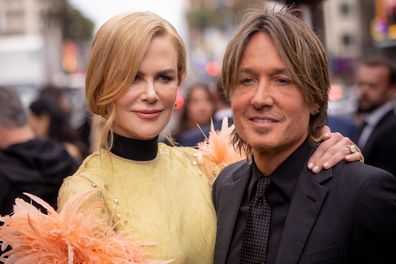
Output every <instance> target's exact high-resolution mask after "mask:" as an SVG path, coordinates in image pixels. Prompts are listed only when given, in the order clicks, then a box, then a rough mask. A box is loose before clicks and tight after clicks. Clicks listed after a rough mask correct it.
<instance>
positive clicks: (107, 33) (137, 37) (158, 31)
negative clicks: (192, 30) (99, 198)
mask: <svg viewBox="0 0 396 264" xmlns="http://www.w3.org/2000/svg"><path fill="white" fill-rule="evenodd" d="M158 36H169V37H170V39H171V40H172V41H173V43H174V47H175V50H176V52H177V57H178V62H177V78H178V83H179V84H180V83H181V81H182V80H183V79H184V78H185V75H186V50H185V46H184V43H183V40H182V39H181V37H180V36H179V34H178V33H177V31H176V30H175V28H174V27H173V26H172V25H171V24H170V23H169V22H167V21H166V20H164V19H163V18H161V17H159V16H157V15H155V14H153V13H150V12H136V13H124V14H121V15H118V16H115V17H113V18H111V19H110V20H108V21H107V22H106V23H105V24H103V25H102V27H101V28H100V29H99V30H98V32H97V33H96V35H95V38H94V40H93V43H92V48H91V54H90V59H89V63H88V69H87V76H86V82H85V94H86V97H87V103H88V107H89V109H90V110H91V112H92V113H94V114H97V115H100V116H102V117H104V118H105V123H104V126H103V130H102V133H101V139H100V142H101V145H102V147H105V148H106V149H109V148H110V147H111V144H112V135H113V133H112V127H113V122H114V119H115V116H116V108H115V103H114V102H115V100H116V99H117V98H118V97H119V96H120V95H121V94H122V93H123V92H124V91H125V89H127V88H128V87H129V86H130V85H131V84H132V82H133V80H134V78H135V76H136V74H137V72H138V70H139V67H140V65H141V64H142V61H143V58H144V55H145V53H146V51H147V49H148V47H149V45H150V43H151V41H152V39H153V38H155V37H158Z"/></svg>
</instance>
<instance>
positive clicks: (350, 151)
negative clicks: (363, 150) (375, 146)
mask: <svg viewBox="0 0 396 264" xmlns="http://www.w3.org/2000/svg"><path fill="white" fill-rule="evenodd" d="M347 148H348V150H349V153H351V154H353V153H356V152H357V151H358V150H357V147H356V146H355V145H353V144H352V145H349V146H348V147H347Z"/></svg>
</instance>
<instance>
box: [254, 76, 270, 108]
mask: <svg viewBox="0 0 396 264" xmlns="http://www.w3.org/2000/svg"><path fill="white" fill-rule="evenodd" d="M273 103H274V100H273V96H272V90H271V85H270V84H269V83H268V81H260V82H259V83H258V85H257V87H256V91H255V94H254V96H253V98H252V105H253V106H254V107H255V108H262V107H265V106H272V105H273Z"/></svg>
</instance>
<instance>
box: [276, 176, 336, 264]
mask: <svg viewBox="0 0 396 264" xmlns="http://www.w3.org/2000/svg"><path fill="white" fill-rule="evenodd" d="M331 177H332V173H331V170H326V171H323V172H321V173H319V174H317V175H315V174H313V173H311V172H309V171H308V170H307V169H304V170H303V171H302V173H301V175H300V177H299V180H298V183H297V185H296V190H295V192H294V195H293V198H292V201H291V204H290V208H289V212H288V216H287V219H286V222H285V226H284V229H283V234H282V239H281V242H280V245H279V249H278V253H277V258H276V261H275V263H276V264H295V263H298V261H299V259H300V256H301V254H302V252H303V250H304V247H305V244H306V241H307V239H308V237H309V234H310V232H311V230H312V228H313V226H314V224H315V222H316V219H317V218H318V215H319V212H320V209H321V207H322V204H323V202H324V201H325V198H326V196H327V193H328V189H327V188H326V187H324V186H322V185H320V183H322V182H324V181H326V180H328V179H330V178H331Z"/></svg>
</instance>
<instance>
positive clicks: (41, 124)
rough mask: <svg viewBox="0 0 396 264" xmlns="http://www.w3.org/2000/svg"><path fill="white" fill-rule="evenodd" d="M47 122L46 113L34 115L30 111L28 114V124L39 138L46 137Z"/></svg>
mask: <svg viewBox="0 0 396 264" xmlns="http://www.w3.org/2000/svg"><path fill="white" fill-rule="evenodd" d="M49 122H50V121H49V116H48V115H46V114H42V115H41V116H36V115H35V114H33V113H30V115H29V125H30V127H31V128H32V130H33V132H34V134H35V135H36V136H37V137H39V138H45V137H47V135H48V128H49Z"/></svg>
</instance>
